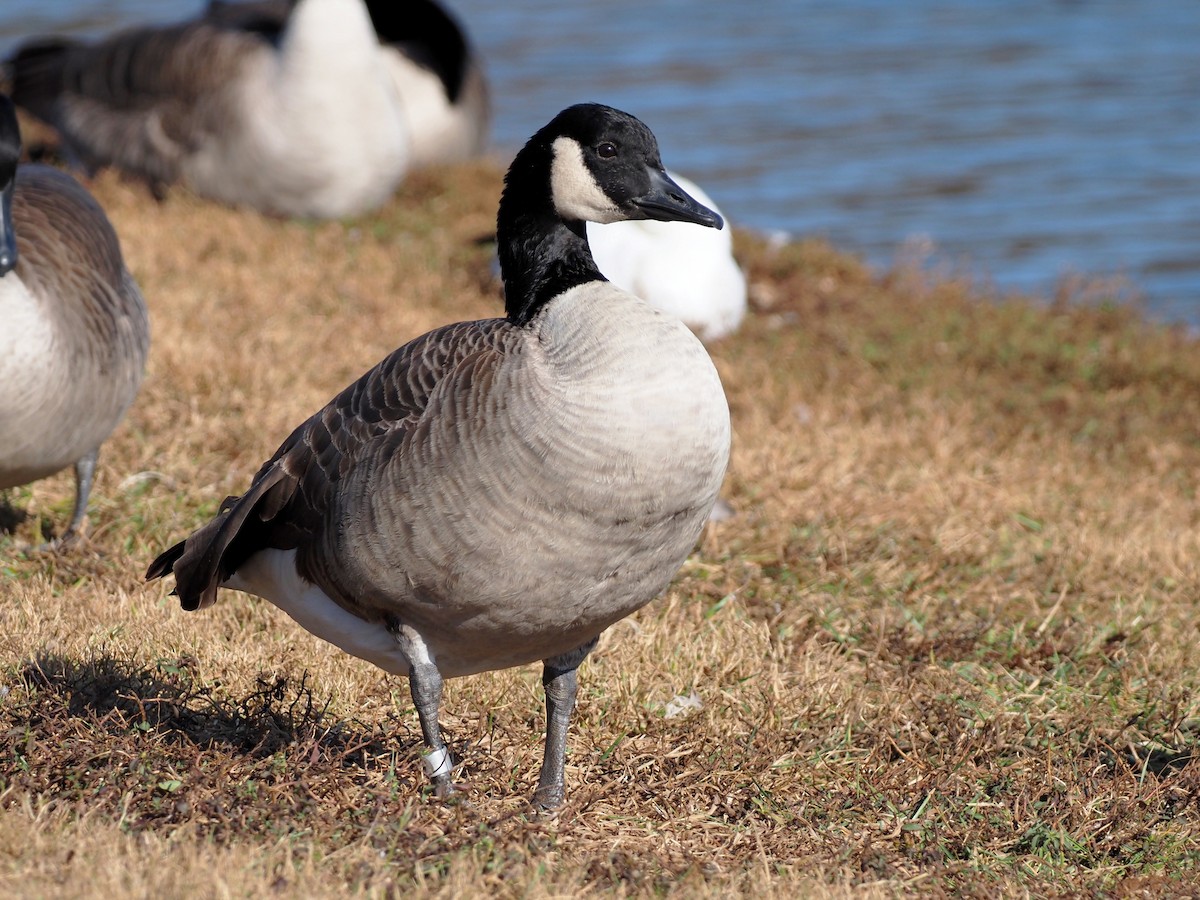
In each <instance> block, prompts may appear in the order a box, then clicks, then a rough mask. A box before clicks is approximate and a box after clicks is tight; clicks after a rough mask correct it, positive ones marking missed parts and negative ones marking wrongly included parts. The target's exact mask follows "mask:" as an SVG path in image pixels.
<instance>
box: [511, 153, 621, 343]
mask: <svg viewBox="0 0 1200 900" xmlns="http://www.w3.org/2000/svg"><path fill="white" fill-rule="evenodd" d="M552 156H553V151H552V150H551V149H550V145H549V142H548V141H538V139H537V137H536V136H535V138H534V140H531V141H530V142H529V144H527V145H526V146H525V148H524V149H523V150H522V151H521V152H520V153H519V154H517V158H516V159H515V160H514V161H513V164H512V166H511V167H510V168H509V170H508V174H507V175H506V176H505V178H504V193H503V194H502V195H501V197H500V211H499V213H498V215H497V216H496V241H497V245H498V246H497V253H498V255H499V257H500V275H501V277H502V278H503V280H504V310H505V314H506V315H507V316H508V320H509V321H510V322H512V323H513V324H514V325H527V324H528V323H529V322H530V321H532V320H533V318H534V317H535V316H537V314H538V313H539V312H540V311H541V310H542V309H543V308H544V307H545V306H546V304H547V303H549V302H550V301H551V300H553V299H554V298H555V297H557V296H558V295H559V294H562V293H563V292H564V291H567V290H570V289H571V288H573V287H577V286H578V285H581V284H586V283H587V282H589V281H602V280H604V276H603V275H601V274H600V270H599V269H597V268H596V263H595V261H594V260H593V259H592V251H591V248H590V247H588V242H587V232H586V231H585V230H584V229H585V226H584V223H583V222H565V221H563V219H562V218H561V217H560V216H559V214H558V212H557V211H556V210H555V208H554V200H553V198H552V197H551V194H550V166H551V163H552Z"/></svg>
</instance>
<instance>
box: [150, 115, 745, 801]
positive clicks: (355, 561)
mask: <svg viewBox="0 0 1200 900" xmlns="http://www.w3.org/2000/svg"><path fill="white" fill-rule="evenodd" d="M633 218H653V219H658V220H660V221H682V222H696V223H698V224H701V225H708V226H712V227H720V226H721V219H720V217H719V216H717V215H716V214H715V213H713V212H712V211H711V210H708V209H706V208H705V207H703V206H701V205H700V204H698V203H696V202H695V201H694V200H693V199H692V198H691V197H689V196H687V194H685V193H684V192H683V191H682V190H680V189H679V188H678V187H677V186H676V185H675V184H674V183H673V182H672V181H671V180H670V178H669V177H668V176H667V174H666V172H665V171H664V170H663V168H662V162H661V160H660V159H659V154H658V145H657V142H656V141H655V139H654V135H653V134H651V132H650V130H649V129H648V128H647V127H646V126H645V125H643V124H642V123H641V122H640V121H639V120H637V119H635V118H634V117H633V116H630V115H628V114H627V113H622V112H619V111H617V110H614V109H611V108H609V107H606V106H599V105H595V104H583V105H579V106H572V107H570V108H568V109H566V110H564V111H563V112H561V113H560V114H559V115H558V116H556V117H555V118H554V119H553V120H552V121H551V122H550V123H549V124H548V125H546V126H545V127H544V128H542V129H541V130H540V131H538V132H537V134H535V135H534V136H533V137H532V138H531V139H530V141H529V142H528V143H527V144H526V145H525V147H524V149H522V150H521V151H520V153H518V154H517V156H516V158H515V159H514V160H513V163H512V165H511V167H510V168H509V170H508V174H507V176H506V178H505V189H504V192H503V195H502V196H501V199H500V208H499V214H498V216H497V228H496V234H497V237H498V241H499V249H500V263H501V271H502V276H503V278H504V282H505V286H506V292H505V311H506V317H505V318H502V319H484V320H480V321H475V322H460V323H457V324H453V325H447V326H445V327H442V328H438V329H436V330H434V331H431V332H429V333H428V334H425V335H423V336H421V337H418V338H416V339H415V340H413V341H411V342H409V343H408V344H406V345H405V346H403V347H401V348H400V349H399V350H396V351H395V352H393V353H392V354H391V355H390V356H388V357H387V358H385V359H384V360H383V361H382V362H380V363H379V364H378V365H377V366H375V368H373V369H371V370H370V371H369V372H367V373H366V374H365V375H363V376H362V377H361V378H360V379H359V380H358V381H356V382H354V383H353V384H352V385H350V386H349V387H347V388H346V389H345V390H344V391H342V393H340V394H339V395H338V396H337V397H335V398H334V399H333V400H332V401H330V403H329V404H328V405H327V406H326V407H325V408H324V409H322V410H320V411H319V412H317V413H316V414H315V415H314V416H313V417H312V418H310V419H309V420H308V421H307V422H305V423H304V424H302V425H301V426H300V427H299V428H297V429H296V430H295V431H294V432H292V434H291V436H290V437H289V438H288V439H287V440H286V441H284V443H283V445H282V446H281V447H280V448H279V450H278V451H276V453H275V455H274V456H273V457H272V458H271V459H270V460H269V461H268V462H267V463H265V464H264V465H263V467H262V468H261V469H260V470H259V471H258V474H257V475H256V476H255V477H254V480H253V482H252V484H251V486H250V488H249V490H248V491H247V492H246V493H244V494H242V495H241V496H240V497H230V498H228V499H227V500H226V501H225V502H224V503H223V504H222V507H221V512H220V513H219V514H218V516H217V517H216V518H215V519H213V520H212V521H211V522H209V523H208V524H207V525H205V526H203V527H202V528H200V529H199V530H198V531H196V532H194V533H193V534H192V535H191V536H190V537H188V538H187V539H185V540H184V541H182V542H181V543H178V544H176V545H175V546H173V547H171V548H170V549H169V550H167V551H166V552H164V553H163V554H162V555H160V556H159V557H158V558H157V559H156V560H155V561H154V562H153V563H152V564H151V566H150V568H149V570H148V571H147V578H150V579H152V578H159V577H161V576H164V575H166V574H167V573H169V572H174V574H175V591H176V593H177V594H178V595H179V598H180V603H181V604H182V606H183V608H184V609H189V610H193V609H198V608H201V607H205V606H208V605H210V604H212V603H214V602H215V601H216V597H217V588H218V587H229V588H233V589H235V590H241V591H245V592H247V593H251V594H256V595H258V596H260V597H263V598H265V599H267V600H269V601H270V602H272V603H274V604H275V605H276V606H279V607H280V608H281V609H283V610H284V611H285V612H287V613H288V614H289V615H290V616H292V618H294V619H295V620H296V621H297V622H299V623H300V624H301V625H302V626H304V627H305V628H307V629H308V630H309V631H311V632H313V633H314V634H316V635H318V636H320V637H322V638H324V639H325V640H328V641H330V642H332V643H334V644H336V645H337V646H339V647H341V648H342V649H343V650H345V651H346V652H348V653H351V654H354V655H355V656H359V657H361V658H363V659H366V660H369V661H371V662H372V663H374V664H375V665H377V666H379V667H380V668H382V669H384V670H386V671H388V672H391V673H393V674H396V675H408V678H409V686H410V689H411V691H412V696H413V702H414V704H415V706H416V709H417V715H418V717H419V719H420V722H421V731H422V734H423V736H424V739H425V743H426V744H427V745H428V753H427V755H426V757H425V766H426V771H427V772H428V773H429V775H430V777H431V778H432V780H433V782H434V785H435V787H436V789H437V791H438V793H439V794H441V795H445V794H447V793H449V792H451V791H452V790H453V787H452V784H451V781H450V772H451V768H452V767H451V762H450V755H449V751H448V750H447V748H446V744H445V742H444V741H443V739H442V735H441V731H440V729H439V726H438V718H437V717H438V705H439V701H440V697H441V691H442V678H443V677H450V676H458V675H469V674H472V673H475V672H482V671H486V670H490V669H499V668H505V667H508V666H516V665H522V664H526V663H530V662H535V661H537V660H542V661H543V666H544V668H543V676H542V681H543V684H544V685H545V688H546V704H547V737H546V751H545V758H544V761H543V764H542V769H541V775H540V777H539V780H538V787H537V790H536V792H535V793H534V802H535V803H536V804H537V805H538V806H540V807H543V808H551V807H554V806H557V805H558V804H559V803H561V801H562V798H563V790H564V788H563V753H564V747H565V741H566V733H567V725H568V720H569V717H570V715H571V711H572V709H573V708H574V703H575V692H576V669H577V667H578V666H579V664H580V662H581V661H582V660H583V659H584V657H585V656H587V654H588V652H589V651H590V650H591V649H592V648H593V647H594V646H595V644H596V640H597V638H598V636H599V635H600V633H601V632H602V631H603V630H604V629H605V628H607V627H608V626H609V625H611V624H612V623H613V622H616V621H617V620H618V619H621V618H622V617H624V616H627V615H629V614H630V613H632V612H633V611H634V610H636V609H638V608H639V607H641V606H643V605H644V604H646V603H647V602H649V601H650V600H651V599H653V598H654V597H655V596H657V595H658V594H659V593H660V592H661V591H662V590H663V589H664V588H665V587H666V586H667V584H668V583H669V582H670V580H671V578H672V577H673V576H674V574H675V572H676V570H677V569H678V568H679V566H680V565H681V564H682V563H683V561H684V559H685V558H686V557H687V554H688V553H689V551H690V550H691V549H692V547H693V545H694V544H695V542H696V539H697V537H698V536H699V534H700V531H701V529H702V528H703V526H704V523H705V521H706V520H707V518H708V514H709V510H710V509H711V508H712V506H713V503H714V501H715V500H716V498H717V490H718V488H719V487H720V485H721V481H722V478H723V475H724V472H725V466H726V463H727V461H728V457H729V438H730V430H729V409H728V406H727V405H726V402H725V395H724V392H723V391H722V388H721V382H720V379H719V378H718V377H717V372H716V369H715V368H714V366H713V364H712V361H711V360H710V359H709V357H708V354H707V353H706V352H705V350H704V347H703V345H702V344H701V343H700V342H699V341H698V340H697V339H696V337H695V336H694V335H693V334H692V333H691V332H690V331H688V329H687V328H686V327H685V326H684V325H683V323H682V322H680V321H679V320H678V319H676V318H674V317H671V316H667V315H664V314H662V313H660V312H658V311H656V310H654V309H652V308H651V307H650V306H648V305H646V304H645V303H644V302H643V301H642V300H640V299H638V298H637V297H635V296H633V295H631V294H628V293H626V292H625V291H622V290H620V289H619V288H616V287H614V286H613V285H612V284H610V283H609V282H608V281H606V280H605V279H604V278H603V276H602V275H601V274H600V273H599V271H598V270H597V269H596V266H595V263H594V262H593V261H592V256H591V253H590V251H589V250H588V245H587V238H586V236H585V232H584V225H583V222H584V220H592V221H601V222H612V221H616V220H618V219H633Z"/></svg>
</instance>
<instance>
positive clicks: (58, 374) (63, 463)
mask: <svg viewBox="0 0 1200 900" xmlns="http://www.w3.org/2000/svg"><path fill="white" fill-rule="evenodd" d="M12 218H13V224H14V229H15V231H16V235H17V246H18V251H19V256H18V262H17V266H16V268H15V269H14V270H13V271H12V272H10V273H8V275H5V276H4V277H3V278H0V317H2V318H3V319H4V321H5V322H6V324H7V325H8V327H6V328H4V329H2V330H0V487H8V486H13V485H16V484H24V483H27V482H29V481H32V480H35V479H37V478H41V477H44V476H46V475H50V474H53V473H54V472H57V471H59V470H60V469H63V468H66V467H67V466H70V465H74V464H76V463H78V462H79V461H80V460H81V459H83V458H85V457H88V456H89V455H90V456H91V457H92V458H93V459H94V454H95V453H96V451H97V450H98V448H99V446H100V445H101V444H102V443H103V442H104V441H105V440H106V439H107V438H108V436H109V435H110V434H111V433H112V431H113V429H114V428H116V426H117V424H118V423H119V422H120V421H121V419H122V417H123V416H124V414H125V412H126V410H127V409H128V408H129V406H130V404H131V403H132V402H133V399H134V397H135V395H136V394H137V391H138V388H139V387H140V385H141V382H142V375H143V371H144V368H145V364H146V356H147V352H148V350H149V343H150V330H149V322H148V318H147V313H146V306H145V303H144V301H143V299H142V296H141V293H140V292H139V291H138V288H137V285H136V284H135V283H134V281H133V278H132V277H131V276H130V274H129V272H128V271H127V270H126V269H125V265H124V262H123V260H122V258H121V250H120V245H119V243H118V241H117V236H116V234H115V232H114V231H113V229H112V226H111V225H110V224H109V222H108V219H107V217H106V216H105V214H104V211H103V210H102V209H101V208H100V206H99V205H98V204H97V203H96V201H95V200H94V199H93V198H92V197H91V196H90V195H89V194H88V193H87V191H85V190H84V189H83V188H82V187H81V186H80V185H79V184H78V183H77V182H76V181H75V180H74V179H72V178H70V177H69V176H67V175H65V174H63V173H61V172H58V171H56V170H54V169H50V168H47V167H44V166H22V167H21V168H20V169H19V170H18V173H17V179H16V188H15V191H14V195H13V207H12ZM89 474H90V473H89ZM80 493H81V494H82V496H81V497H80V498H79V500H80V501H81V502H79V503H77V513H78V517H80V518H81V517H82V513H83V509H82V507H83V505H84V504H86V499H87V498H86V488H85V487H84V488H81V491H80ZM76 524H77V522H76V521H74V520H73V522H72V525H73V526H74V525H76Z"/></svg>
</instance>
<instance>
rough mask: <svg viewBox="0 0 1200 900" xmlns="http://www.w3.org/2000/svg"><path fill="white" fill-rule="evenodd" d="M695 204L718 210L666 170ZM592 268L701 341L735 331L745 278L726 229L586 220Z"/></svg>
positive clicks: (742, 313) (743, 299) (692, 186)
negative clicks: (675, 320) (675, 319)
mask: <svg viewBox="0 0 1200 900" xmlns="http://www.w3.org/2000/svg"><path fill="white" fill-rule="evenodd" d="M668 174H670V176H671V178H672V179H673V180H674V181H675V183H676V184H678V185H679V186H680V187H681V188H683V189H684V190H685V191H687V192H688V193H689V194H691V195H692V196H693V197H694V198H696V200H698V201H699V202H700V203H703V204H704V205H705V206H707V207H708V208H709V209H711V210H714V211H715V212H716V213H717V214H718V215H720V214H721V210H720V209H718V208H717V205H716V204H715V203H713V202H712V200H711V199H710V198H709V196H708V194H706V193H704V191H702V190H701V189H700V187H699V186H698V185H696V184H695V183H693V182H691V181H689V180H688V179H686V178H684V177H683V176H681V175H677V174H676V173H674V172H668ZM587 234H588V243H589V244H590V245H591V247H592V256H593V257H595V259H596V266H597V267H598V268H599V269H600V271H601V272H603V273H604V276H605V277H606V278H608V279H609V280H610V281H611V282H612V283H613V284H615V285H617V286H618V287H622V288H624V289H625V290H627V291H629V292H630V293H632V294H637V295H638V296H639V297H641V298H642V299H643V300H645V301H646V302H647V303H649V304H650V305H651V306H653V307H655V308H657V309H661V310H662V311H663V312H666V313H670V314H671V315H673V316H678V317H679V318H681V319H683V321H684V323H685V324H686V325H687V326H688V327H689V328H691V329H692V330H693V331H694V332H696V334H698V335H699V336H700V339H701V340H703V341H715V340H717V339H718V338H722V337H725V336H726V335H728V334H732V333H733V332H734V331H736V330H737V327H738V326H739V325H740V324H741V322H742V318H743V316H745V314H746V276H745V275H744V274H742V270H741V268H740V267H739V266H738V264H737V261H736V260H735V259H734V258H733V241H732V239H731V237H730V233H729V229H724V230H721V231H716V230H714V229H712V228H701V227H699V226H697V225H693V224H691V223H690V222H610V223H609V224H607V225H601V224H598V223H594V222H589V223H588V226H587Z"/></svg>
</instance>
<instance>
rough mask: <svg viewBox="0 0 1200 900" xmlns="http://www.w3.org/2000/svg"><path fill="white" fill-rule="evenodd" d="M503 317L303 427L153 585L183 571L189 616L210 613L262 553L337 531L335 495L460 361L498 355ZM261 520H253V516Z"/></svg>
mask: <svg viewBox="0 0 1200 900" xmlns="http://www.w3.org/2000/svg"><path fill="white" fill-rule="evenodd" d="M511 328H512V326H510V325H508V323H507V322H506V321H505V320H503V319H486V320H482V321H478V322H459V323H457V324H454V325H447V326H445V327H443V328H439V329H436V330H434V331H431V332H429V333H428V334H425V335H422V336H421V337H419V338H416V339H415V340H413V341H411V342H409V343H408V344H405V345H404V346H403V347H401V348H400V349H398V350H396V351H394V352H393V353H391V354H390V355H389V356H387V357H386V358H385V359H384V360H383V361H381V362H380V363H379V364H378V365H376V366H375V367H374V368H373V369H371V370H370V371H369V372H367V373H366V374H365V375H363V376H362V377H361V378H359V379H358V380H357V381H355V382H354V383H353V384H351V385H350V386H349V387H347V388H346V389H345V390H344V391H342V392H341V393H340V394H338V395H337V396H336V397H334V398H333V400H331V401H330V402H329V403H328V404H327V405H326V406H325V407H324V408H323V409H321V410H320V411H319V412H317V413H316V414H315V415H313V416H312V417H311V418H309V419H308V420H307V421H306V422H304V423H303V424H302V425H300V426H299V427H298V428H297V429H296V430H295V431H293V432H292V434H291V435H290V436H289V437H288V439H287V440H286V441H284V442H283V444H282V445H281V446H280V447H279V449H278V450H277V451H276V452H275V455H274V456H272V457H271V459H270V460H268V461H267V462H266V463H265V464H264V465H263V467H262V468H261V469H259V471H258V474H257V475H255V477H254V481H253V482H252V484H251V486H250V489H249V490H248V491H247V492H246V493H245V494H243V495H242V496H240V497H236V498H228V499H227V500H226V501H225V503H223V504H222V508H221V512H220V513H219V514H218V515H217V517H216V518H215V519H213V520H212V521H211V522H209V523H208V524H207V525H205V526H203V527H202V528H200V529H199V530H198V531H196V532H195V533H193V534H192V535H191V536H190V537H188V538H187V539H186V540H184V541H182V542H181V543H179V544H176V545H175V546H174V547H171V548H170V549H169V550H167V551H165V552H164V553H162V554H161V555H160V556H159V557H158V558H157V559H156V560H155V561H154V562H153V563H152V564H151V565H150V567H149V569H148V570H147V572H146V578H147V579H148V580H149V579H154V578H161V577H163V576H165V575H166V574H167V573H168V572H174V574H175V583H176V593H178V594H179V598H180V602H181V604H182V605H183V608H184V609H198V608H200V607H201V606H208V605H209V604H211V603H213V602H214V601H215V599H216V591H217V587H218V585H219V584H220V583H221V582H222V581H224V580H226V579H227V578H229V577H230V575H232V574H233V573H234V572H235V571H237V569H238V567H239V566H240V565H241V564H242V563H243V562H245V561H246V560H247V559H248V558H250V557H251V556H252V555H253V554H255V553H257V552H258V551H259V550H263V549H266V548H277V549H281V550H287V549H292V548H296V547H303V546H305V545H306V544H308V543H310V542H312V541H314V540H316V539H318V538H319V536H320V532H321V530H322V529H323V528H324V527H326V526H327V525H328V524H329V523H328V522H327V519H326V514H327V513H328V511H329V509H330V507H331V499H332V496H333V493H334V492H335V491H336V490H337V485H338V482H339V481H341V479H342V478H343V477H345V476H346V475H347V474H348V473H349V472H351V471H352V470H353V469H354V467H355V465H357V464H358V462H359V461H360V460H363V459H373V458H374V455H373V454H372V453H371V452H370V448H371V447H372V445H373V444H374V443H375V442H376V441H378V440H380V439H383V440H386V441H388V442H390V443H393V445H394V443H395V442H397V441H399V440H400V439H401V438H402V437H403V434H404V433H405V432H406V431H407V430H408V429H410V428H411V427H412V426H413V425H414V424H415V423H416V422H418V421H419V419H420V417H421V414H422V413H423V412H424V411H425V409H426V406H427V404H428V401H429V396H430V394H431V392H432V391H433V389H434V388H435V387H436V386H437V384H438V383H439V381H441V379H442V378H443V377H445V376H446V375H447V374H448V373H450V372H452V371H455V369H456V366H457V365H458V363H459V362H460V361H462V360H464V359H466V358H468V357H470V356H473V355H476V354H477V353H478V352H479V351H481V350H485V349H496V348H498V347H499V346H500V345H501V344H502V343H503V337H504V335H505V334H506V333H507V332H508V331H509V330H510V329H511ZM251 513H253V515H251Z"/></svg>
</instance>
